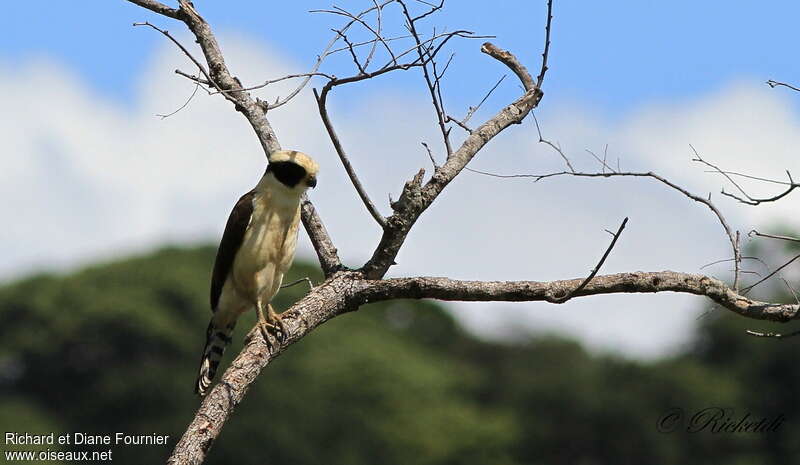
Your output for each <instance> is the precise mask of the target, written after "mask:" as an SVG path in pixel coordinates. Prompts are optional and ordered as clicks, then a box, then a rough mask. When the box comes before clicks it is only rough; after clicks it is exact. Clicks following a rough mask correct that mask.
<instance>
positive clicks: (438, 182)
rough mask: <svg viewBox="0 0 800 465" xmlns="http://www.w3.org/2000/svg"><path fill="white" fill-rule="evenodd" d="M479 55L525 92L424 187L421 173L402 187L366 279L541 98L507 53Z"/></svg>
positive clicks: (381, 269)
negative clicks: (506, 70)
mask: <svg viewBox="0 0 800 465" xmlns="http://www.w3.org/2000/svg"><path fill="white" fill-rule="evenodd" d="M481 51H482V52H484V53H486V54H488V55H490V56H492V57H493V58H495V59H497V60H500V61H501V62H503V63H504V64H506V65H507V66H509V67H511V70H512V71H513V72H514V73H515V74H516V75H517V76H522V77H521V80H522V82H523V85H525V86H526V90H527V92H525V94H524V95H523V96H522V97H520V98H518V99H517V100H516V101H514V102H513V103H511V104H510V105H508V106H506V107H505V108H503V109H502V110H500V112H499V113H497V114H496V115H495V116H494V117H492V118H491V119H489V120H488V121H486V122H485V123H483V124H482V125H481V126H480V127H478V128H477V129H476V130H475V131H473V132H472V134H470V135H469V136H467V138H466V139H465V140H464V142H463V143H462V144H461V146H460V147H459V148H458V150H456V151H455V152H453V154H452V156H450V157H448V159H447V161H446V162H445V164H444V165H442V166H440V167H439V168H438V169H436V170H435V172H434V174H433V176H432V177H431V179H430V180H429V181H428V182H427V183H426V184H425V185H424V186H423V185H422V175H423V174H424V171H420V173H418V174H417V176H415V177H414V179H412V180H410V181H408V182H407V183H406V185H405V187H404V189H403V192H402V194H401V195H400V198H399V199H398V200H397V202H394V203H393V204H392V209H393V210H394V214H392V216H390V217H389V218H388V219H387V225H386V228H384V233H383V236H382V237H381V241H380V243H379V244H378V247H377V248H376V249H375V252H374V253H373V254H372V258H370V260H369V261H368V262H367V263H366V264H365V265H364V267H363V270H364V272H365V273H366V275H367V277H369V278H372V279H376V278H380V277H382V276H383V275H384V274H386V271H387V270H388V269H389V267H390V266H392V264H393V263H394V259H395V257H396V256H397V253H398V252H399V250H400V247H401V246H402V245H403V242H404V241H405V238H406V236H407V235H408V232H409V231H410V230H411V227H412V226H413V225H414V223H415V222H416V220H417V218H419V216H420V215H421V214H422V212H424V211H425V210H426V209H427V208H428V207H429V206H430V205H431V203H432V202H433V201H434V200H435V199H436V198H437V197H438V195H439V194H440V193H441V192H442V190H443V189H444V188H445V187H446V186H447V185H448V184H449V183H450V181H452V180H453V179H454V178H455V177H456V176H457V175H458V174H459V173H460V172H461V171H462V170H463V169H464V168H465V167H466V166H467V164H468V163H469V162H470V161H471V160H472V159H473V158H474V157H475V155H476V154H477V153H478V151H480V150H481V149H482V148H483V147H484V146H485V145H486V143H487V142H489V141H490V140H491V139H492V138H494V137H495V136H496V135H497V134H499V133H500V132H502V131H503V130H504V129H506V128H507V127H508V126H510V125H512V124H518V123H520V122H521V121H522V120H523V119H524V118H525V116H527V115H528V113H529V112H530V111H531V110H532V109H533V108H535V107H536V105H538V104H539V101H540V100H541V98H542V92H541V90H539V88H537V87H528V86H533V79H532V78H531V77H530V75H529V74H528V72H527V70H526V69H525V68H524V67H523V66H522V65H521V64H520V63H519V61H518V60H517V59H516V58H515V57H514V56H513V55H512V54H511V53H509V52H507V51H504V50H501V49H499V48H497V47H496V46H494V45H493V44H490V43H488V42H487V43H485V44H483V46H482V47H481Z"/></svg>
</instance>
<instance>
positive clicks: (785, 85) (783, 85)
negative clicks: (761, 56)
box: [767, 79, 800, 92]
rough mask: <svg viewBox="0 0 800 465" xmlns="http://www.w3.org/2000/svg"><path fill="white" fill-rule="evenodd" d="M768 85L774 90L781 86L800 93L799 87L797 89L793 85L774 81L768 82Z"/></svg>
mask: <svg viewBox="0 0 800 465" xmlns="http://www.w3.org/2000/svg"><path fill="white" fill-rule="evenodd" d="M767 85H768V86H770V87H772V88H773V89H774V88H776V87H779V86H780V87H787V88H789V89H792V90H793V91H796V92H800V88H798V87H795V86H793V85H791V84H787V83H785V82H778V81H773V80H772V79H770V80H769V81H767Z"/></svg>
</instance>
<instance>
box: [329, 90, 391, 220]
mask: <svg viewBox="0 0 800 465" xmlns="http://www.w3.org/2000/svg"><path fill="white" fill-rule="evenodd" d="M329 89H330V88H328V87H325V88H323V90H322V93H321V94H320V93H318V92H317V89H314V98H316V100H317V108H318V109H319V115H320V117H321V118H322V122H323V124H324V125H325V129H326V130H327V131H328V136H329V137H330V139H331V142H332V143H333V147H334V149H336V153H337V154H338V155H339V160H341V162H342V166H344V170H345V171H346V172H347V176H348V177H349V178H350V181H351V182H352V183H353V187H355V189H356V192H357V193H358V196H359V197H361V201H362V202H363V203H364V206H365V207H366V208H367V211H368V212H369V214H370V215H372V217H373V218H374V219H375V221H376V222H377V223H378V224H379V225H380V226H381V227H386V218H384V217H383V215H381V213H380V212H379V211H378V209H377V208H376V207H375V204H373V203H372V200H370V198H369V195H368V194H367V191H366V190H365V189H364V186H363V185H362V184H361V181H360V180H359V179H358V175H357V174H356V170H355V168H353V165H352V164H351V163H350V159H349V158H348V157H347V154H346V153H345V151H344V147H342V143H341V141H340V140H339V136H338V135H337V134H336V130H335V129H334V128H333V123H331V119H330V117H329V116H328V108H327V98H328V90H329Z"/></svg>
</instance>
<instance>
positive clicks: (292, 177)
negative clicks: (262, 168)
mask: <svg viewBox="0 0 800 465" xmlns="http://www.w3.org/2000/svg"><path fill="white" fill-rule="evenodd" d="M317 172H319V165H317V162H315V161H314V159H312V158H311V157H309V156H308V155H306V154H305V153H303V152H298V151H295V150H279V151H277V152H273V153H271V154H270V156H269V164H268V165H267V171H266V173H264V176H269V175H272V176H274V177H275V179H276V180H277V181H278V182H279V183H281V184H283V185H284V186H286V187H287V188H289V189H291V190H294V191H297V192H298V193H300V194H302V193H303V192H305V191H306V190H307V189H308V188H309V187H314V186H316V185H317Z"/></svg>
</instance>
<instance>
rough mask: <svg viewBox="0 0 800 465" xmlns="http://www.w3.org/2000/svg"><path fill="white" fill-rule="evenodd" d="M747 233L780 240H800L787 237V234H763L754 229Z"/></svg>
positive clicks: (799, 240)
mask: <svg viewBox="0 0 800 465" xmlns="http://www.w3.org/2000/svg"><path fill="white" fill-rule="evenodd" d="M748 235H753V236H759V237H769V238H771V239H780V240H782V241H790V242H800V238H797V237H789V236H779V235H776V234H765V233H760V232H758V231H756V230H755V229H754V230H752V231H750V232H749V233H748Z"/></svg>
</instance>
